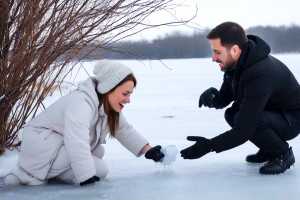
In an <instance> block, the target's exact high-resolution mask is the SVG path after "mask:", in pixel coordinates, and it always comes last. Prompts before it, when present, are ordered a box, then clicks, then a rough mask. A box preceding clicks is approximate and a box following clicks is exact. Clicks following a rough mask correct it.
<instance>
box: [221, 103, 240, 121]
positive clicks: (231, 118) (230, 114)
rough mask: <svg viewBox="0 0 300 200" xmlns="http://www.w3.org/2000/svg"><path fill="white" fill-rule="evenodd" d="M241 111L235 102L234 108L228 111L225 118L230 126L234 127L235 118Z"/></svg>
mask: <svg viewBox="0 0 300 200" xmlns="http://www.w3.org/2000/svg"><path fill="white" fill-rule="evenodd" d="M239 110H240V106H239V104H238V103H236V102H234V103H233V104H232V106H231V107H230V108H228V109H226V111H225V114H224V117H225V120H226V122H227V123H228V124H229V126H231V127H234V116H235V114H236V113H237V112H238V111H239Z"/></svg>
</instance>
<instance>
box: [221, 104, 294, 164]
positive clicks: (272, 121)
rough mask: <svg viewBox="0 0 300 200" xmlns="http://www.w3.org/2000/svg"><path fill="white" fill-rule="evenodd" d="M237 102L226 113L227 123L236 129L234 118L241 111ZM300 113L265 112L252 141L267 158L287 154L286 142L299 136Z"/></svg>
mask: <svg viewBox="0 0 300 200" xmlns="http://www.w3.org/2000/svg"><path fill="white" fill-rule="evenodd" d="M239 109H240V106H239V104H238V103H237V102H234V103H233V104H232V107H230V108H228V109H227V110H226V111H225V119H226V121H227V123H228V124H229V125H230V126H231V127H234V116H235V114H236V113H237V112H238V111H239ZM299 132H300V111H298V112H296V111H293V112H285V111H282V112H277V111H266V110H265V111H263V112H262V113H261V116H260V120H259V122H258V125H257V128H256V131H255V132H254V134H253V136H252V137H251V139H250V141H251V142H252V143H253V144H255V145H256V146H257V147H258V148H259V149H261V150H262V151H263V152H264V153H265V154H266V156H268V157H270V158H273V157H279V156H281V155H284V154H286V153H287V151H288V149H289V144H288V143H287V142H286V141H288V140H292V139H294V138H295V137H297V136H298V135H299Z"/></svg>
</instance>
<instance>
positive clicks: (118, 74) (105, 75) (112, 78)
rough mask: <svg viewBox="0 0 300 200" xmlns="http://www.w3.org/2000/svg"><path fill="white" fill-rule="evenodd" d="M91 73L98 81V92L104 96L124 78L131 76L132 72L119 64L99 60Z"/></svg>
mask: <svg viewBox="0 0 300 200" xmlns="http://www.w3.org/2000/svg"><path fill="white" fill-rule="evenodd" d="M93 73H94V75H95V76H96V79H97V81H98V85H97V90H98V92H99V93H100V94H105V93H107V92H109V91H110V90H111V89H113V88H114V87H115V86H116V85H117V84H118V83H120V82H121V81H122V80H123V79H124V78H125V77H126V76H128V75H129V74H133V71H132V70H131V69H130V68H129V67H127V66H125V65H123V64H122V63H119V62H115V61H110V60H99V61H97V62H96V63H95V67H94V70H93Z"/></svg>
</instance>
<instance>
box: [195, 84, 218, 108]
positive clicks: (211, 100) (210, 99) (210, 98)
mask: <svg viewBox="0 0 300 200" xmlns="http://www.w3.org/2000/svg"><path fill="white" fill-rule="evenodd" d="M202 105H203V106H207V107H209V108H212V107H214V108H223V101H222V97H221V95H220V93H219V91H218V90H217V89H216V88H213V87H211V88H209V89H207V90H205V91H204V92H203V93H202V94H201V96H200V98H199V108H201V107H202Z"/></svg>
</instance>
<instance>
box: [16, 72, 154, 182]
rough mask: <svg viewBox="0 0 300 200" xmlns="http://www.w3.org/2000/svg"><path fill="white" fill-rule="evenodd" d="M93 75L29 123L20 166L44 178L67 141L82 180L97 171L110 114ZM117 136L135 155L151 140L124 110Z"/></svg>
mask: <svg viewBox="0 0 300 200" xmlns="http://www.w3.org/2000/svg"><path fill="white" fill-rule="evenodd" d="M95 88H96V83H95V82H94V81H93V78H88V79H87V80H85V81H83V82H81V83H80V84H79V89H78V90H76V91H74V92H72V93H70V94H68V95H66V96H64V97H62V98H61V99H59V100H58V101H56V102H55V103H53V104H52V105H51V106H49V107H48V108H47V109H46V110H44V111H43V112H42V113H40V114H39V115H38V116H36V117H35V118H34V119H33V120H31V121H30V122H29V123H28V124H26V125H25V128H24V131H23V137H22V145H21V153H20V156H19V162H18V165H19V167H21V168H23V169H24V170H25V171H26V172H28V173H30V174H31V175H33V176H34V177H36V178H38V179H41V180H44V179H45V177H46V175H47V173H48V171H49V169H50V167H51V165H52V163H53V160H54V158H55V156H56V154H57V151H58V150H59V148H60V147H61V146H62V145H65V147H66V149H67V152H68V155H69V158H70V160H71V167H72V169H73V172H74V175H75V178H76V180H77V181H78V182H83V181H85V180H87V179H88V178H90V177H92V176H94V175H95V172H96V170H95V166H94V161H93V158H92V154H91V151H93V150H95V149H96V148H97V147H98V146H99V145H100V144H103V143H106V141H105V138H106V136H107V134H108V133H109V126H108V124H107V116H106V114H105V113H104V111H103V106H102V107H101V108H100V109H99V110H98V107H99V101H98V98H97V94H96V92H95ZM116 139H117V140H118V141H119V142H120V143H121V144H122V145H123V146H124V147H125V148H126V149H128V150H129V151H130V152H131V153H133V154H134V155H135V156H140V155H141V149H142V148H143V147H144V146H145V145H146V144H148V143H149V142H148V141H147V140H146V139H145V138H144V137H143V136H142V135H140V134H139V133H138V132H137V131H136V130H135V129H133V127H132V126H131V125H130V124H128V123H127V121H126V119H125V117H124V116H123V114H122V112H121V113H120V120H119V128H118V130H117V131H116Z"/></svg>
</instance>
